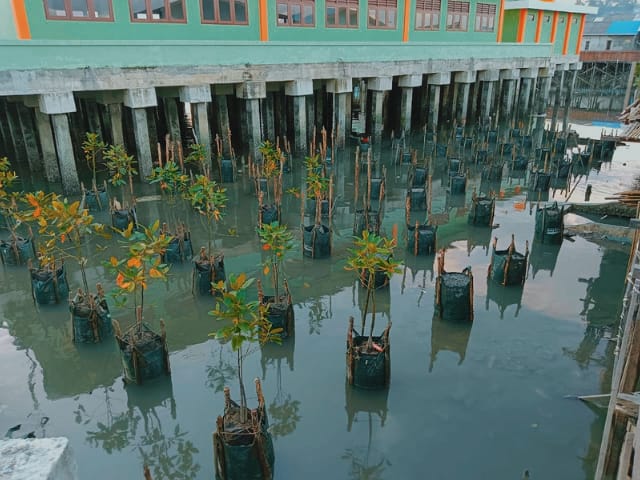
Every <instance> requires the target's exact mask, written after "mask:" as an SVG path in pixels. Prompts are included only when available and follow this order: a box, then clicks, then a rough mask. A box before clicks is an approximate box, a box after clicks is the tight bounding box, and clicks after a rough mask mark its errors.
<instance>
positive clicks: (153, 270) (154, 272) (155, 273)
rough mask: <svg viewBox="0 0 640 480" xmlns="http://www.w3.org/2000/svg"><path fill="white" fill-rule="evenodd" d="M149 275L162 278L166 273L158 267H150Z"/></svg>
mask: <svg viewBox="0 0 640 480" xmlns="http://www.w3.org/2000/svg"><path fill="white" fill-rule="evenodd" d="M149 276H150V277H151V278H162V277H163V276H164V275H163V274H162V272H161V271H160V270H158V269H157V268H151V269H149Z"/></svg>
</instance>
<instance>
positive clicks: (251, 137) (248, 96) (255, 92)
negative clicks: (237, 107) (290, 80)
mask: <svg viewBox="0 0 640 480" xmlns="http://www.w3.org/2000/svg"><path fill="white" fill-rule="evenodd" d="M236 96H237V97H238V98H242V99H244V100H245V109H246V111H245V113H246V115H245V118H246V128H247V143H248V145H249V154H250V155H251V156H252V157H253V158H254V159H258V158H260V152H259V151H258V148H259V147H260V144H261V143H262V122H261V118H260V100H262V99H263V98H266V97H267V84H266V83H265V82H244V83H240V84H238V85H236Z"/></svg>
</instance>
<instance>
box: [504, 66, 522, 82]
mask: <svg viewBox="0 0 640 480" xmlns="http://www.w3.org/2000/svg"><path fill="white" fill-rule="evenodd" d="M519 78H520V70H518V69H516V68H510V69H508V70H500V80H518V79H519Z"/></svg>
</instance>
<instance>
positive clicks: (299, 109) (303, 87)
mask: <svg viewBox="0 0 640 480" xmlns="http://www.w3.org/2000/svg"><path fill="white" fill-rule="evenodd" d="M284 93H285V95H287V96H289V97H293V129H294V132H293V135H294V152H295V154H296V155H305V154H306V152H308V151H309V149H308V145H307V142H308V141H309V131H308V126H309V123H308V122H309V119H308V118H307V96H308V95H313V81H312V80H293V81H290V82H287V83H286V84H285V87H284ZM309 106H311V105H309Z"/></svg>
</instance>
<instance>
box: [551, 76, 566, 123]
mask: <svg viewBox="0 0 640 480" xmlns="http://www.w3.org/2000/svg"><path fill="white" fill-rule="evenodd" d="M553 80H554V82H555V89H554V94H553V110H552V111H551V131H552V132H555V131H556V126H557V124H558V110H560V101H561V99H562V85H563V84H564V70H560V71H556V74H555V76H554V79H553Z"/></svg>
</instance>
